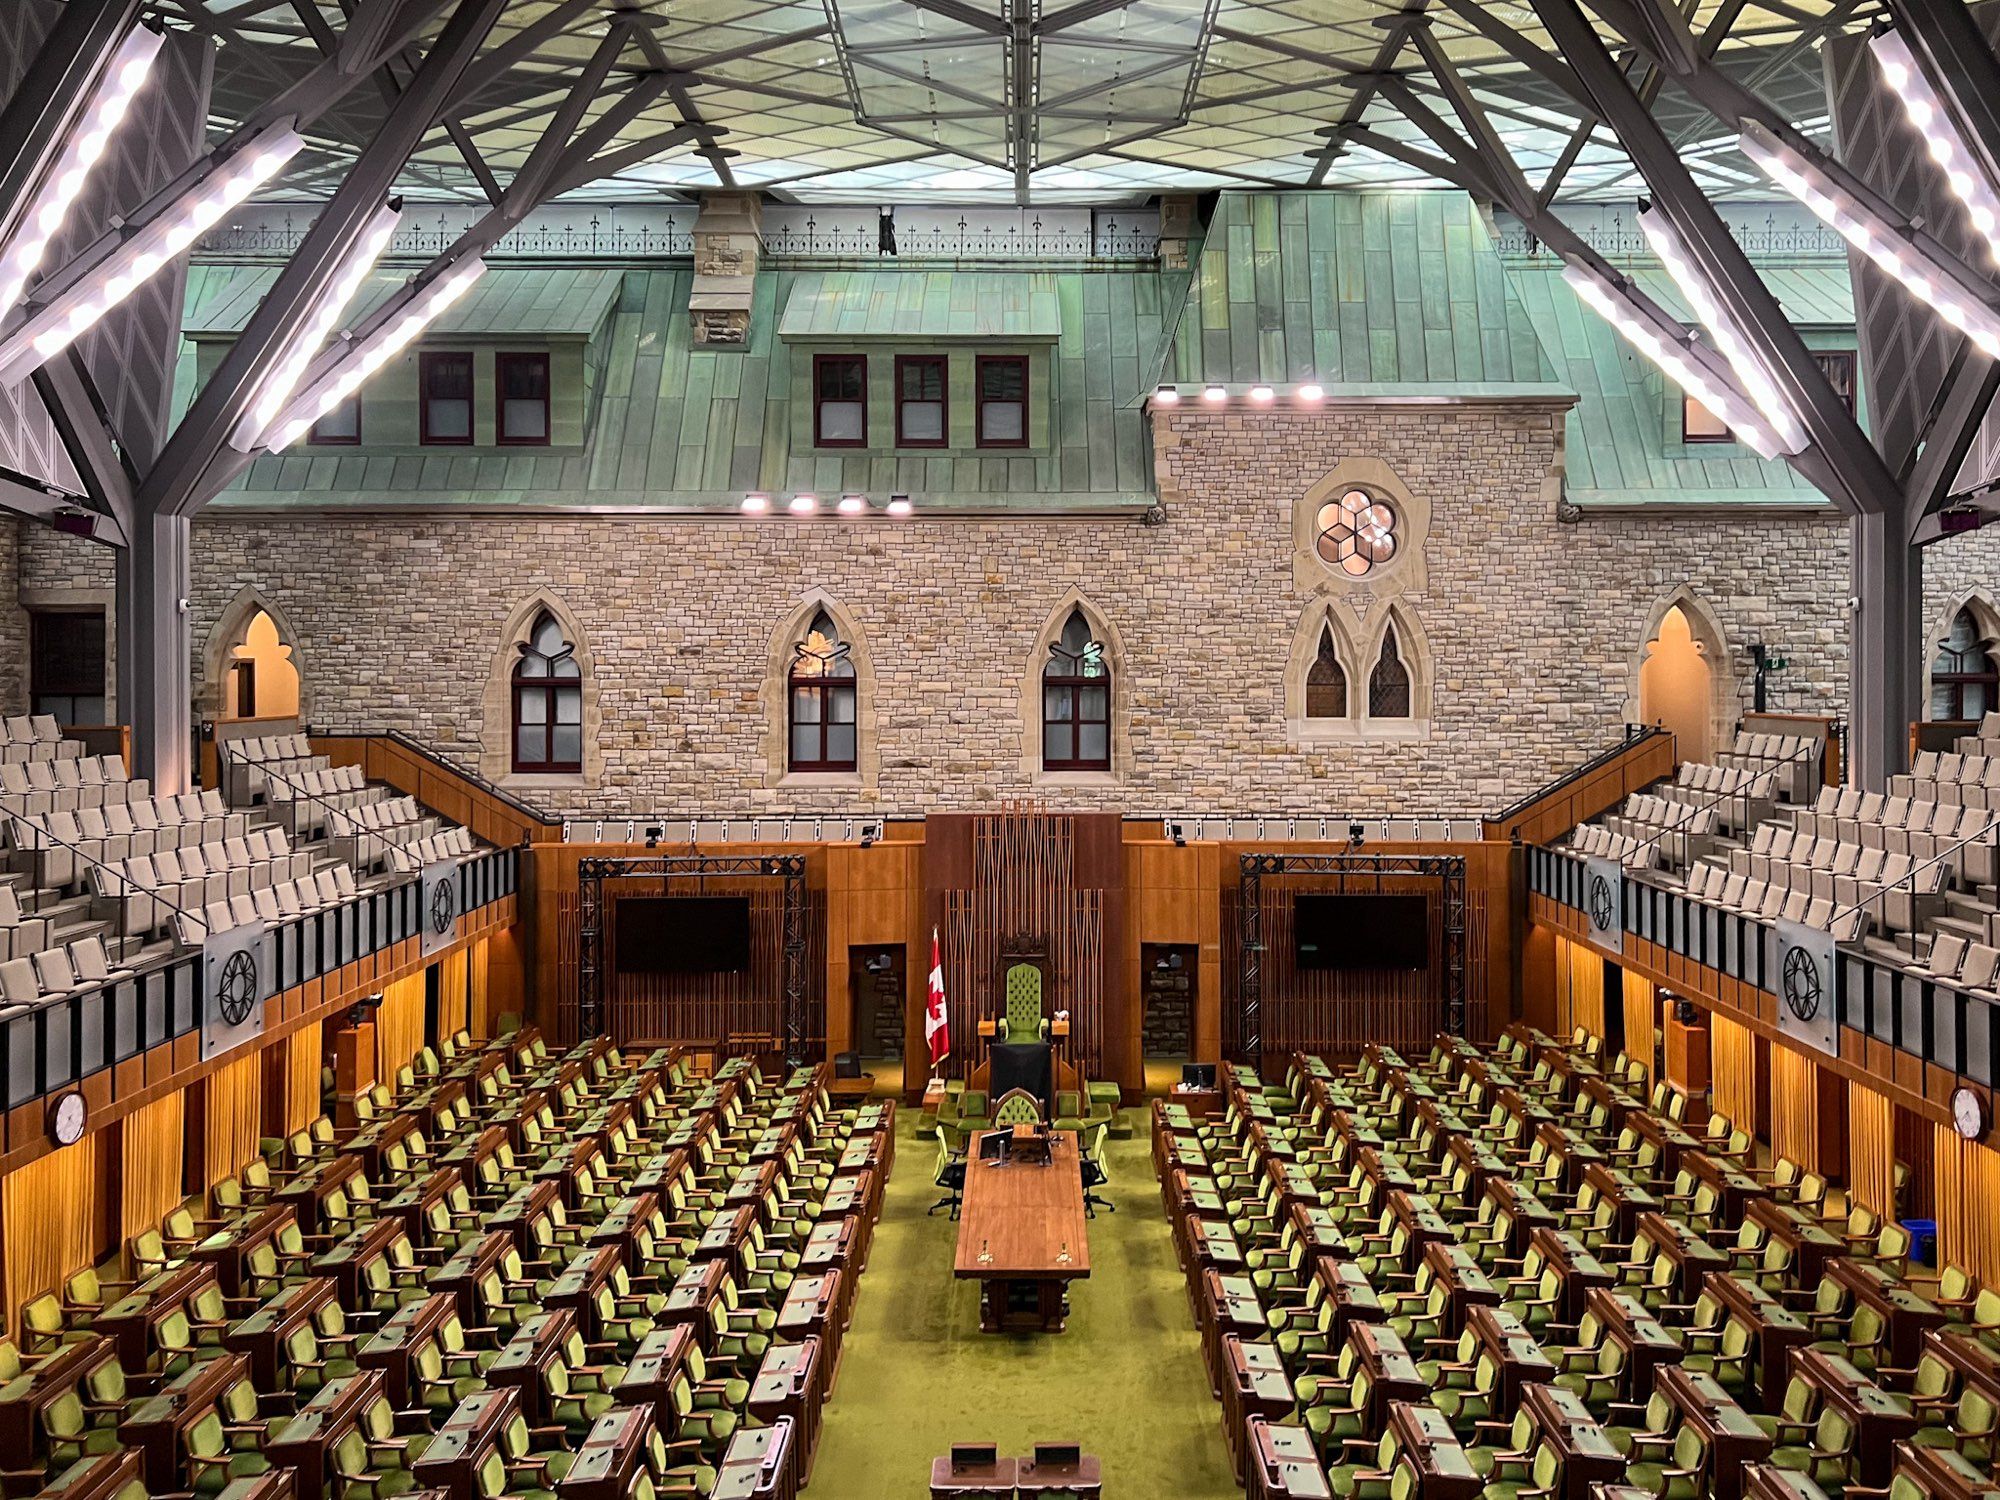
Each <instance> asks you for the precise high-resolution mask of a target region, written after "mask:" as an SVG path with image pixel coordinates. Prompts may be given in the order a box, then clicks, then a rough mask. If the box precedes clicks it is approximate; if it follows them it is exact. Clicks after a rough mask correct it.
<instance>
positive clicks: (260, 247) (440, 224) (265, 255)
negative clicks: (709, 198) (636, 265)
mask: <svg viewBox="0 0 2000 1500" xmlns="http://www.w3.org/2000/svg"><path fill="white" fill-rule="evenodd" d="M312 224H313V215H311V214H309V213H303V212H302V213H300V214H299V215H297V216H296V217H294V216H292V215H289V214H287V215H286V216H284V217H283V218H279V219H269V218H260V219H251V220H245V221H239V222H236V223H231V224H222V225H218V226H217V227H216V228H214V229H212V230H210V231H209V232H208V233H207V234H205V235H203V236H202V237H201V239H200V240H198V241H196V244H195V253H196V255H197V256H203V257H209V258H213V259H218V260H229V259H242V260H267V259H270V260H275V259H278V258H281V257H284V256H288V255H290V254H292V252H293V251H295V250H297V249H298V248H299V245H300V243H301V242H302V241H303V240H304V239H305V235H306V231H307V230H308V229H310V228H312ZM464 232H465V226H464V225H463V224H462V223H461V222H459V220H458V219H457V218H454V217H448V216H446V215H443V214H440V215H438V216H437V218H436V219H435V220H433V221H431V222H427V223H426V222H418V221H417V219H416V216H415V215H412V216H411V218H410V219H409V220H406V221H405V222H404V224H403V225H402V227H401V228H400V229H398V230H397V231H396V237H395V239H394V240H393V241H391V242H390V246H389V250H388V252H387V253H388V254H389V255H390V256H392V257H395V256H405V257H408V258H410V259H421V260H427V259H429V258H430V257H432V256H434V255H440V254H442V253H443V252H444V251H446V250H448V249H449V248H450V247H451V246H452V245H454V244H456V243H457V241H458V239H459V237H460V235H462V234H463V233H464ZM486 254H487V258H488V259H491V260H506V259H508V258H510V257H518V258H520V259H524V260H533V259H538V258H546V259H555V260H565V259H593V260H599V259H601V260H670V259H673V258H675V257H680V258H686V257H688V256H691V255H693V254H694V236H693V235H692V234H690V233H689V232H688V229H687V228H686V226H684V225H681V224H675V223H665V224H660V223H651V222H645V221H641V222H639V223H628V222H625V221H622V220H609V221H607V220H606V219H605V218H603V216H602V215H600V214H592V215H591V216H590V217H589V218H587V219H585V218H575V219H566V220H551V219H548V218H546V217H544V218H541V219H537V220H535V221H533V222H531V223H528V224H524V225H522V226H521V227H520V228H519V229H516V230H515V231H514V232H513V233H511V234H509V235H507V236H506V237H505V238H504V239H502V240H501V241H500V243H499V244H498V245H496V246H495V247H494V248H493V249H491V250H489V251H487V252H486Z"/></svg>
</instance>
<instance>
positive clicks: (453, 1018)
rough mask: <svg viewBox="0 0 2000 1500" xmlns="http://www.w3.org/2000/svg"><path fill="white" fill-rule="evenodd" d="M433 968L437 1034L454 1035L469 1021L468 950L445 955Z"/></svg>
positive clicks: (470, 963) (465, 1026)
mask: <svg viewBox="0 0 2000 1500" xmlns="http://www.w3.org/2000/svg"><path fill="white" fill-rule="evenodd" d="M476 946H482V947H483V946H484V945H483V944H482V945H476ZM437 969H438V1024H437V1029H438V1035H439V1036H456V1035H457V1034H458V1033H459V1032H461V1031H465V1030H467V1029H469V1028H470V1027H471V1024H472V991H471V988H470V985H471V981H472V949H471V948H461V949H459V950H458V952H456V953H448V954H446V955H445V956H444V958H443V960H442V961H441V962H440V963H439V964H438V966H437Z"/></svg>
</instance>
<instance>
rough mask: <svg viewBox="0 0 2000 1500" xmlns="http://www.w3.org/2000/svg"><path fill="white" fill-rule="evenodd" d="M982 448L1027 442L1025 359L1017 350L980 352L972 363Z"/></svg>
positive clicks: (1012, 445) (1026, 369) (1008, 446)
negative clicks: (975, 363)
mask: <svg viewBox="0 0 2000 1500" xmlns="http://www.w3.org/2000/svg"><path fill="white" fill-rule="evenodd" d="M974 378H975V380H976V381H977V382H978V396H979V431H978V442H979V446H980V447H982V448H1025V447H1027V446H1028V361H1027V357H1026V356H1025V355H1019V354H982V355H981V356H980V357H979V361H978V363H977V365H976V366H975V376H974Z"/></svg>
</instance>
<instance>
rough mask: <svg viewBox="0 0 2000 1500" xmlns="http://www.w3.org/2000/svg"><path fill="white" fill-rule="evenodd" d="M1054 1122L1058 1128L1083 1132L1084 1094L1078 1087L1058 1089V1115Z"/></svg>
mask: <svg viewBox="0 0 2000 1500" xmlns="http://www.w3.org/2000/svg"><path fill="white" fill-rule="evenodd" d="M1053 1123H1054V1125H1055V1128H1056V1129H1058V1130H1074V1131H1077V1132H1079V1133H1081V1132H1082V1130H1083V1126H1084V1119H1083V1095H1082V1094H1081V1093H1079V1092H1078V1091H1077V1090H1076V1089H1058V1090H1057V1091H1056V1117H1055V1120H1054V1122H1053Z"/></svg>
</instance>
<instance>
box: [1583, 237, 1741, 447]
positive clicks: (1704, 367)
mask: <svg viewBox="0 0 2000 1500" xmlns="http://www.w3.org/2000/svg"><path fill="white" fill-rule="evenodd" d="M1563 280H1565V281H1567V282H1568V283H1569V284H1570V287H1571V288H1572V289H1573V290H1574V291H1575V292H1576V294H1577V296H1578V297H1580V298H1581V299H1582V300H1583V301H1584V303H1585V304H1586V305H1588V306H1589V307H1590V308H1591V309H1592V311H1594V312H1596V313H1597V314H1598V316H1600V317H1602V318H1603V319H1604V320H1605V321H1606V322H1607V323H1609V324H1610V325H1611V326H1612V327H1613V328H1615V329H1617V330H1618V332H1619V333H1620V334H1622V335H1623V336H1624V338H1625V340H1626V342H1627V343H1629V344H1631V345H1632V347H1633V348H1635V349H1637V350H1638V351H1639V352H1640V353H1641V354H1643V355H1645V356H1646V357H1647V358H1648V359H1650V360H1652V361H1653V363H1654V364H1656V365H1658V366H1659V367H1660V368H1661V369H1662V370H1664V371H1666V373H1667V375H1668V376H1669V378H1671V379H1672V380H1673V381H1674V383H1675V384H1677V385H1678V386H1680V388H1681V389H1682V390H1684V391H1686V392H1687V393H1688V394H1689V395H1691V396H1693V397H1694V398H1695V399H1696V400H1698V401H1699V402H1701V404H1702V405H1703V406H1705V407H1707V408H1708V409H1709V410H1710V411H1711V412H1713V413H1714V414H1715V415H1716V416H1718V417H1720V418H1721V419H1722V421H1723V422H1724V423H1725V424H1727V426H1728V427H1729V430H1730V431H1731V432H1733V433H1735V434H1736V435H1737V436H1738V437H1740V438H1741V439H1743V441H1744V442H1746V443H1748V444H1749V445H1750V446H1751V447H1752V448H1754V449H1756V450H1757V452H1758V453H1760V454H1762V455H1763V456H1764V457H1765V458H1775V457H1776V456H1777V454H1778V449H1779V441H1778V436H1777V434H1776V433H1774V432H1772V431H1771V429H1770V428H1769V427H1768V426H1767V425H1766V424H1765V422H1764V418H1763V416H1762V414H1761V413H1759V412H1758V410H1757V408H1756V407H1754V406H1753V405H1751V404H1750V401H1749V398H1748V397H1746V396H1744V395H1743V393H1742V392H1741V391H1739V390H1737V388H1736V386H1735V384H1734V382H1733V381H1732V380H1731V378H1730V375H1729V373H1728V369H1727V367H1726V366H1725V365H1724V363H1723V361H1722V357H1721V356H1720V355H1719V354H1717V353H1715V352H1714V351H1713V350H1712V349H1709V348H1707V347H1706V346H1704V345H1702V344H1699V343H1696V342H1695V341H1694V340H1693V339H1691V338H1690V337H1689V336H1688V332H1687V330H1686V329H1685V328H1683V327H1681V325H1680V323H1679V321H1678V320H1677V319H1675V318H1672V317H1669V316H1668V315H1667V314H1666V313H1665V312H1663V311H1662V310H1661V309H1660V307H1659V305H1658V304H1657V303H1655V302H1654V301H1653V300H1652V298H1650V297H1648V296H1646V294H1645V293H1643V292H1641V291H1640V290H1639V289H1638V288H1637V287H1635V286H1633V285H1632V284H1631V282H1630V281H1628V280H1627V279H1626V278H1625V277H1623V276H1620V275H1618V273H1616V272H1614V271H1604V272H1599V271H1597V270H1595V269H1594V268H1591V267H1588V266H1583V265H1579V264H1577V263H1575V262H1571V263H1570V264H1568V265H1566V266H1564V267H1563Z"/></svg>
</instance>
